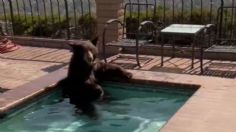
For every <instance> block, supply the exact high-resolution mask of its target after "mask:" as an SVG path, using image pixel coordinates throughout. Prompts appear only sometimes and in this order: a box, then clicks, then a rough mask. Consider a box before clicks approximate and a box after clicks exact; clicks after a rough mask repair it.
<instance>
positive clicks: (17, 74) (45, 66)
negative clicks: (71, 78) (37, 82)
mask: <svg viewBox="0 0 236 132" xmlns="http://www.w3.org/2000/svg"><path fill="white" fill-rule="evenodd" d="M70 55H71V53H70V52H69V51H68V50H63V49H52V48H39V47H27V46H21V47H20V49H19V50H16V51H13V52H9V53H5V54H0V70H1V72H0V88H4V89H14V88H15V87H18V86H20V85H23V84H25V83H27V82H30V81H32V80H34V79H37V78H39V77H41V76H43V75H46V74H48V73H50V72H53V71H55V70H57V69H59V68H61V67H63V66H65V65H67V64H68V61H69V58H70Z"/></svg>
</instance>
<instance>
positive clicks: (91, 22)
mask: <svg viewBox="0 0 236 132" xmlns="http://www.w3.org/2000/svg"><path fill="white" fill-rule="evenodd" d="M78 25H79V27H80V30H81V34H82V38H83V39H93V38H95V37H96V36H97V20H96V18H95V17H93V16H92V15H90V14H85V15H83V16H81V17H80V18H79V20H78Z"/></svg>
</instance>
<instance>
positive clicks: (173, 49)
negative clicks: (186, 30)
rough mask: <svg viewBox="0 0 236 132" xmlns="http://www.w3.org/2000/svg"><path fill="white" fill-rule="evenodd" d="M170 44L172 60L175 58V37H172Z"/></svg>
mask: <svg viewBox="0 0 236 132" xmlns="http://www.w3.org/2000/svg"><path fill="white" fill-rule="evenodd" d="M171 43H172V58H174V57H175V36H174V35H173V36H172V40H171Z"/></svg>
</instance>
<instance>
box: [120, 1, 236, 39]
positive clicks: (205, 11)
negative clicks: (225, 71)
mask: <svg viewBox="0 0 236 132" xmlns="http://www.w3.org/2000/svg"><path fill="white" fill-rule="evenodd" d="M123 3H124V5H126V4H125V3H142V4H153V5H155V6H154V8H153V9H152V10H151V11H150V9H148V8H149V7H148V6H147V7H146V8H145V7H144V8H141V6H139V7H136V8H132V7H130V8H129V10H130V11H129V12H132V13H133V12H135V11H136V13H133V15H130V13H127V14H128V15H127V16H125V17H132V19H134V18H135V17H139V18H140V17H142V16H145V14H147V10H149V11H148V12H153V11H154V14H155V15H154V17H153V18H152V19H153V21H154V22H155V21H156V22H157V21H158V22H159V21H161V22H162V23H163V26H167V25H169V24H173V23H182V24H184V23H185V24H218V25H219V24H221V26H220V28H221V29H217V30H218V33H219V32H221V33H219V34H220V35H221V36H223V35H224V37H227V38H231V39H232V38H236V33H235V32H236V20H235V19H234V18H235V16H236V14H235V13H234V12H235V11H233V10H234V9H233V10H232V9H229V10H228V11H225V10H224V11H222V12H224V13H227V14H228V15H227V17H228V18H229V17H230V18H229V19H227V22H225V18H223V17H221V18H220V19H219V18H217V17H218V16H219V9H220V7H226V6H230V7H234V6H236V0H124V2H123ZM133 7H135V6H133ZM224 16H225V15H224ZM127 26H129V25H127ZM218 28H219V27H218ZM227 35H229V36H227Z"/></svg>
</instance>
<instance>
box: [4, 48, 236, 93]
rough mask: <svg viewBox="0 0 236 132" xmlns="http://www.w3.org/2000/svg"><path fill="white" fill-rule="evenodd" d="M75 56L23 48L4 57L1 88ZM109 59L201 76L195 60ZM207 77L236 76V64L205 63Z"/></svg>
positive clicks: (27, 79) (130, 65) (126, 65)
mask: <svg viewBox="0 0 236 132" xmlns="http://www.w3.org/2000/svg"><path fill="white" fill-rule="evenodd" d="M70 56H71V53H70V51H69V50H66V49H53V48H42V47H29V46H21V48H20V49H19V50H16V51H14V52H9V53H5V54H0V62H1V63H0V70H1V72H0V88H5V89H14V88H15V87H17V86H20V85H22V84H25V83H27V82H30V81H32V80H34V79H36V78H39V77H41V76H43V75H46V74H48V73H50V72H53V71H55V70H57V69H60V68H62V67H64V66H66V65H68V62H69V59H70ZM109 60H113V61H112V63H115V64H118V65H121V66H122V67H124V68H126V69H133V70H145V71H156V72H167V73H177V74H190V75H200V69H199V68H200V67H199V66H200V63H199V60H197V59H196V60H195V68H194V69H190V64H191V60H190V59H186V58H170V57H165V63H164V67H160V56H146V55H143V56H141V59H140V60H141V64H145V65H144V66H143V67H141V68H139V67H137V65H136V60H135V57H134V56H133V55H129V54H123V55H120V56H119V57H117V56H113V57H111V58H110V59H109ZM204 67H205V68H206V70H205V72H204V75H207V76H218V77H224V78H235V77H236V62H230V61H210V60H204Z"/></svg>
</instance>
